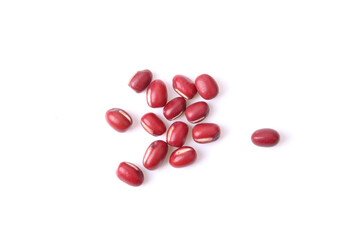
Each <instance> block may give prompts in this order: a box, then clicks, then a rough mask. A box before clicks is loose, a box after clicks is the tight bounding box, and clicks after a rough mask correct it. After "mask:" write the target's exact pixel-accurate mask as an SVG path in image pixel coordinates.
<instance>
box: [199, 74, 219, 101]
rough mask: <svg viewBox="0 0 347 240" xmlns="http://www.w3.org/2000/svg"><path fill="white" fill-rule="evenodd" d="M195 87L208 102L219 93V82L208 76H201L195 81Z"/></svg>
mask: <svg viewBox="0 0 347 240" xmlns="http://www.w3.org/2000/svg"><path fill="white" fill-rule="evenodd" d="M195 87H196V89H197V90H198V93H199V94H200V96H201V97H202V98H204V99H206V100H210V99H212V98H214V97H216V96H217V94H218V92H219V88H218V85H217V82H216V81H215V80H214V79H213V78H212V77H211V76H210V75H207V74H201V75H200V76H198V77H197V78H196V79H195Z"/></svg>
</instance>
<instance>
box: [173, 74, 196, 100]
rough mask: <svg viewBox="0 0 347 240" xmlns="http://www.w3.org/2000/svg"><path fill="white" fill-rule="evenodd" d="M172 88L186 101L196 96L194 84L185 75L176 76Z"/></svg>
mask: <svg viewBox="0 0 347 240" xmlns="http://www.w3.org/2000/svg"><path fill="white" fill-rule="evenodd" d="M172 86H173V89H174V90H175V91H176V92H177V93H178V94H179V95H181V96H182V97H184V98H185V99H192V98H193V97H194V96H195V94H196V87H195V84H194V82H193V81H192V80H190V79H189V78H187V77H185V76H183V75H176V76H174V78H173V80H172Z"/></svg>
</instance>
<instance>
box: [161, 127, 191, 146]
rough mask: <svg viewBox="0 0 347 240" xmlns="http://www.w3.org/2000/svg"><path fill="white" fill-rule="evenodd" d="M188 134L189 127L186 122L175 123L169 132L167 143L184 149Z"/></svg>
mask: <svg viewBox="0 0 347 240" xmlns="http://www.w3.org/2000/svg"><path fill="white" fill-rule="evenodd" d="M187 134H188V125H187V124H185V123H184V122H174V123H173V124H172V125H171V126H170V127H169V130H168V131H167V134H166V142H167V143H168V144H169V145H171V146H173V147H182V146H183V144H184V143H185V141H186V138H187Z"/></svg>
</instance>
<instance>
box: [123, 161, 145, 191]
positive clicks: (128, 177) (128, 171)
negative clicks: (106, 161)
mask: <svg viewBox="0 0 347 240" xmlns="http://www.w3.org/2000/svg"><path fill="white" fill-rule="evenodd" d="M116 175H117V177H118V178H119V179H120V180H122V181H123V182H125V183H127V184H129V185H131V186H134V187H137V186H140V185H141V184H142V183H143V179H144V177H143V172H142V171H141V169H140V168H139V167H137V166H136V165H135V164H132V163H129V162H121V163H120V164H119V166H118V168H117V171H116Z"/></svg>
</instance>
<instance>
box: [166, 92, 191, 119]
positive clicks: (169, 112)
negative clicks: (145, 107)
mask: <svg viewBox="0 0 347 240" xmlns="http://www.w3.org/2000/svg"><path fill="white" fill-rule="evenodd" d="M184 110H186V100H185V99H184V98H183V97H177V98H174V99H172V100H171V101H170V102H168V103H167V104H166V105H165V107H164V108H163V114H164V117H165V118H166V119H167V120H169V121H172V120H175V119H176V118H178V117H179V116H181V115H182V113H183V112H184Z"/></svg>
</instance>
